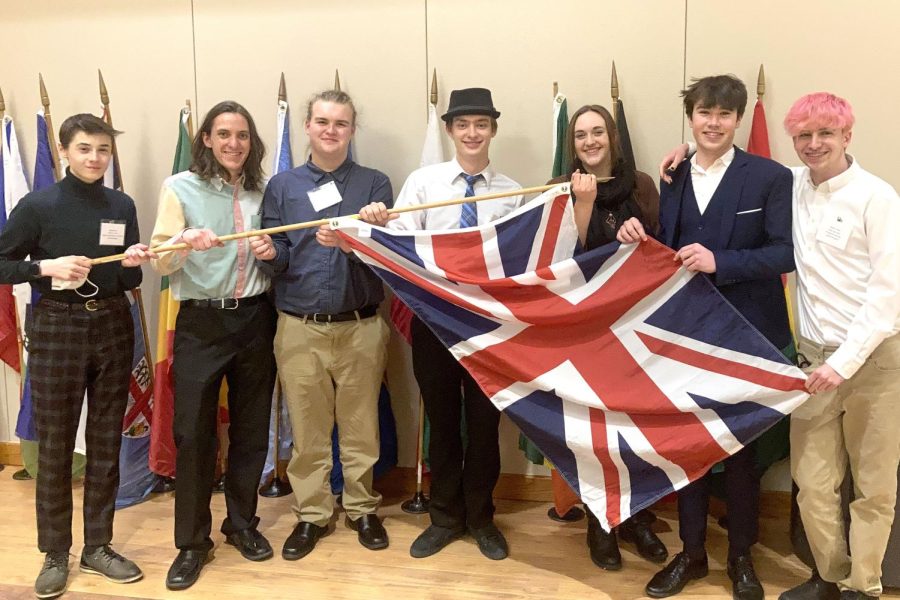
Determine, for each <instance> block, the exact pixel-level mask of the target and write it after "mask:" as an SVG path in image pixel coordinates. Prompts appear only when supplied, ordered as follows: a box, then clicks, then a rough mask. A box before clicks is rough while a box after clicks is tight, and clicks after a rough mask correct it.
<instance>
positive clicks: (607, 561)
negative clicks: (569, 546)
mask: <svg viewBox="0 0 900 600" xmlns="http://www.w3.org/2000/svg"><path fill="white" fill-rule="evenodd" d="M584 508H585V512H586V513H587V518H588V527H587V545H588V548H589V549H590V553H591V560H592V561H594V564H595V565H597V566H598V567H600V568H601V569H606V570H607V571H618V570H619V569H621V568H622V555H621V554H620V553H619V542H618V540H616V530H615V529H613V530H612V531H611V532H609V533H606V532H605V531H604V530H603V527H601V526H600V521H599V520H598V519H597V517H596V516H594V513H592V512H591V511H590V509H589V508H588V507H587V506H585V507H584Z"/></svg>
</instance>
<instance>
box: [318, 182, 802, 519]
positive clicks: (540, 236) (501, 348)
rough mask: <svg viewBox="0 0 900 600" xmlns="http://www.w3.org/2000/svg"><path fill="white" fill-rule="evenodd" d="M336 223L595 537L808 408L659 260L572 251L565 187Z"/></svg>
mask: <svg viewBox="0 0 900 600" xmlns="http://www.w3.org/2000/svg"><path fill="white" fill-rule="evenodd" d="M333 225H334V227H335V228H336V229H338V230H339V231H340V233H341V234H342V236H343V237H344V238H345V239H346V240H347V241H348V242H349V243H350V245H351V246H352V248H353V250H354V252H356V253H357V255H358V256H359V257H360V259H362V260H363V261H365V262H366V263H368V264H369V265H371V266H372V267H373V268H374V269H375V271H376V272H377V273H378V274H379V275H380V276H381V277H382V278H383V279H384V281H385V282H386V283H388V284H389V285H390V286H391V287H392V288H393V289H394V292H395V293H396V294H398V295H399V296H400V297H401V298H402V299H403V301H404V302H406V304H407V305H409V306H410V307H411V308H412V309H413V310H414V311H415V313H416V314H417V315H418V316H419V317H420V318H421V319H423V321H425V322H426V323H427V324H428V326H429V327H430V328H431V329H432V330H433V331H434V332H435V334H436V335H437V336H438V337H439V338H440V339H441V340H442V341H443V342H444V344H445V345H446V346H447V347H448V348H450V350H451V352H452V353H453V355H454V356H455V357H456V358H457V359H458V360H459V361H460V363H462V364H463V365H464V366H465V367H466V368H467V369H468V370H469V372H470V373H472V375H473V377H474V378H475V380H476V381H477V382H478V383H479V385H480V386H481V388H482V389H483V390H484V392H485V393H486V394H487V396H488V397H489V398H490V399H491V400H492V401H493V403H494V404H495V405H496V406H497V408H498V409H499V410H502V411H504V412H505V413H506V414H507V415H509V416H510V417H511V418H512V420H513V421H514V422H515V423H516V424H517V425H518V426H519V427H520V428H521V429H522V431H523V432H524V433H525V435H527V436H528V437H529V438H530V439H531V440H532V441H533V442H534V443H535V444H536V445H537V446H538V447H539V448H540V449H541V451H542V452H543V453H544V455H545V456H547V458H548V459H549V460H550V461H551V462H552V463H553V464H554V465H555V466H556V467H557V468H558V469H559V471H560V473H561V474H562V475H563V476H564V477H565V479H566V481H567V482H568V483H569V485H571V486H572V488H573V489H574V490H575V491H576V492H577V493H578V494H579V495H580V496H581V498H582V499H583V500H584V501H585V503H587V504H588V506H590V508H591V510H592V511H593V512H594V513H595V514H596V515H597V516H598V517H599V519H600V522H601V524H602V525H603V526H604V528H606V529H608V528H610V527H614V526H615V525H617V524H619V523H621V522H622V521H624V520H626V519H627V518H628V517H629V516H630V515H632V514H634V513H636V512H637V511H639V510H640V509H642V508H644V507H647V506H649V505H651V504H652V503H653V502H655V501H656V500H657V499H659V498H661V497H663V496H665V495H667V494H669V493H671V492H672V491H674V490H677V489H679V488H681V487H683V486H685V485H687V484H688V483H689V482H690V481H693V480H695V479H697V478H698V477H700V476H701V475H703V474H704V473H705V472H706V471H707V470H708V469H709V468H710V467H711V466H712V465H714V464H715V463H717V462H718V461H720V460H722V459H723V458H725V457H726V456H728V455H730V454H734V453H735V452H737V451H738V450H740V449H741V448H742V447H744V446H745V445H746V444H748V443H749V442H750V441H752V440H753V439H755V438H756V437H758V436H759V435H760V434H762V433H763V432H764V431H765V430H766V429H767V428H769V427H770V426H772V425H773V424H775V423H776V422H777V421H778V420H779V419H781V418H782V417H784V416H785V415H786V414H788V413H790V412H791V411H792V410H793V409H794V408H796V407H797V406H799V405H800V404H801V403H802V402H803V401H804V400H805V399H806V397H807V395H806V393H805V391H804V386H803V383H804V381H805V376H804V375H803V373H802V372H801V371H800V370H799V369H797V368H795V367H794V366H792V365H791V364H789V363H788V361H787V359H785V358H784V356H783V355H782V354H781V353H780V352H779V351H778V349H777V348H775V347H774V346H772V345H771V344H770V343H769V342H768V340H766V339H765V338H764V337H763V336H762V335H761V334H760V333H759V332H757V331H756V330H755V329H753V327H752V326H751V325H750V324H749V323H747V321H746V320H745V319H744V318H743V317H742V316H741V315H740V314H738V313H737V312H736V311H735V310H734V308H732V307H731V305H730V304H729V303H728V302H727V301H726V300H725V299H724V298H723V297H722V296H721V295H720V294H719V293H718V291H717V290H716V289H715V287H714V286H713V285H712V283H711V282H710V281H709V280H708V279H707V278H706V277H705V276H700V275H695V274H693V273H689V272H688V271H686V270H685V269H683V268H681V266H680V263H678V262H676V261H674V260H673V252H672V251H671V250H670V249H668V248H666V247H664V246H662V245H660V244H658V243H656V242H654V241H649V242H645V243H642V244H638V245H634V244H631V245H619V244H618V243H613V244H609V245H607V246H603V247H601V248H597V249H595V250H593V251H590V252H584V253H580V252H579V250H580V249H579V247H578V241H577V231H576V228H575V222H574V218H573V214H572V204H571V202H570V201H569V195H568V193H567V188H566V187H565V186H560V187H557V188H554V189H552V190H550V191H548V192H546V193H545V194H543V195H542V196H540V197H538V198H536V199H534V200H532V201H531V202H529V203H528V204H527V205H526V206H523V207H522V208H520V209H519V210H517V211H515V212H514V213H512V214H510V215H508V216H507V217H505V218H503V219H500V220H498V221H495V222H493V223H491V224H488V225H485V226H482V227H475V228H468V229H461V230H454V231H440V232H438V231H419V232H393V231H389V230H387V229H383V228H380V227H372V226H368V225H366V224H364V223H360V222H359V221H352V220H347V219H340V220H338V221H336V222H335V223H334V224H333Z"/></svg>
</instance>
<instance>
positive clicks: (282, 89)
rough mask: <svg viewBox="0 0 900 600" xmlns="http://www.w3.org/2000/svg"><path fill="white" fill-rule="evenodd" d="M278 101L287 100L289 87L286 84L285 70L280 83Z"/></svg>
mask: <svg viewBox="0 0 900 600" xmlns="http://www.w3.org/2000/svg"><path fill="white" fill-rule="evenodd" d="M278 101H279V102H287V87H286V86H285V84H284V72H283V71H282V73H281V81H280V82H279V83H278Z"/></svg>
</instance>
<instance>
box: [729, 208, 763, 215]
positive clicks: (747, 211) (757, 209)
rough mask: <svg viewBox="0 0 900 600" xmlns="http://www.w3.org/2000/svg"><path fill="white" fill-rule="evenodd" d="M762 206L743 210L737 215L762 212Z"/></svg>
mask: <svg viewBox="0 0 900 600" xmlns="http://www.w3.org/2000/svg"><path fill="white" fill-rule="evenodd" d="M760 211H762V208H751V209H750V210H742V211H741V212H738V213H735V215H749V214H750V213H755V212H760Z"/></svg>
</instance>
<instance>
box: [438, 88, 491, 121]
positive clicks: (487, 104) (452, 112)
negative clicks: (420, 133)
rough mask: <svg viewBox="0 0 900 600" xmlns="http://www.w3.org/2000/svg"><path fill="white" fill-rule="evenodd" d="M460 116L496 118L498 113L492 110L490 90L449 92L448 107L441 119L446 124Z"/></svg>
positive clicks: (472, 89)
mask: <svg viewBox="0 0 900 600" xmlns="http://www.w3.org/2000/svg"><path fill="white" fill-rule="evenodd" d="M460 115H487V116H489V117H493V118H495V119H496V118H497V117H499V116H500V112H499V111H498V110H497V109H496V108H494V101H493V100H491V90H489V89H486V88H466V89H464V90H453V91H452V92H450V105H449V106H448V107H447V112H445V113H444V114H443V115H441V118H442V119H443V120H444V121H446V122H447V123H449V122H451V121H452V120H453V117H458V116H460Z"/></svg>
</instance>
